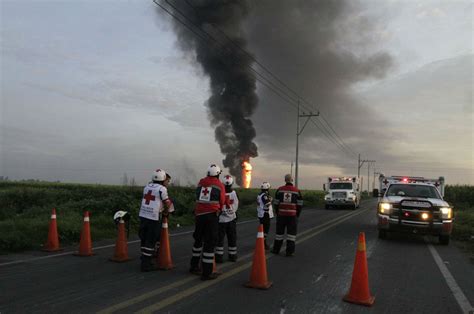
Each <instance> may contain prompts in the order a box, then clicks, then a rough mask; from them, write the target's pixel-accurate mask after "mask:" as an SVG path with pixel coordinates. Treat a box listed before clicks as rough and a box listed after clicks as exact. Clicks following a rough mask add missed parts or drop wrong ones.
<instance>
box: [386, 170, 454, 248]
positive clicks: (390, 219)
mask: <svg viewBox="0 0 474 314" xmlns="http://www.w3.org/2000/svg"><path fill="white" fill-rule="evenodd" d="M444 186H445V181H444V177H439V178H438V179H428V178H424V177H410V176H384V175H383V174H381V175H380V177H379V188H380V189H379V202H378V205H377V218H378V231H379V238H381V239H385V238H387V236H388V234H389V233H392V232H406V233H412V234H429V235H434V236H437V237H438V238H439V243H441V244H445V245H446V244H449V240H450V236H451V233H452V230H453V221H454V212H453V207H452V206H450V205H449V204H448V202H446V201H445V200H444V199H443V196H444Z"/></svg>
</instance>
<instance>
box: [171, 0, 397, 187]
mask: <svg viewBox="0 0 474 314" xmlns="http://www.w3.org/2000/svg"><path fill="white" fill-rule="evenodd" d="M169 4H171V5H172V6H170V5H169ZM189 4H190V5H189ZM163 5H164V6H166V7H167V8H168V9H169V10H170V11H171V12H172V13H173V14H175V15H176V16H177V17H178V18H180V19H181V20H182V21H183V22H185V23H187V24H188V25H189V26H191V27H192V28H193V29H194V30H195V32H197V33H198V34H196V33H193V32H192V31H190V30H189V29H188V28H186V27H184V26H183V25H182V23H180V22H179V21H177V20H176V19H173V25H174V30H175V32H176V34H177V36H178V42H179V45H180V47H181V48H182V50H183V51H185V52H186V53H190V54H192V55H193V57H195V58H196V61H197V62H198V63H199V64H200V65H201V66H202V69H203V70H204V72H205V74H206V75H208V76H209V78H210V85H211V96H210V98H209V99H208V101H207V108H208V112H209V117H210V121H211V124H212V126H214V127H215V137H216V141H217V142H218V143H219V145H220V149H221V151H222V153H223V154H225V156H226V157H225V159H224V166H225V167H228V168H229V169H230V172H231V174H233V175H234V176H236V177H237V180H238V183H239V184H240V183H241V181H240V180H241V177H240V174H241V162H242V161H243V160H248V158H250V157H256V156H257V146H256V145H255V143H254V139H255V137H256V131H255V127H254V125H253V124H252V121H251V120H250V117H251V116H252V115H253V114H254V113H255V115H254V116H253V121H257V122H258V123H257V124H256V129H257V131H258V134H259V136H258V142H259V146H260V150H261V151H263V152H264V153H265V154H264V155H265V157H266V158H270V159H274V160H280V161H288V163H289V161H290V160H292V159H293V158H294V137H295V134H294V133H295V132H294V131H295V120H296V113H295V111H294V108H293V107H291V106H288V104H286V103H285V102H284V101H282V100H281V99H279V98H278V97H276V96H275V95H274V94H272V93H271V92H270V91H269V90H268V89H267V88H266V87H264V86H262V85H258V87H259V89H258V96H257V91H256V88H257V84H259V82H257V81H256V79H255V73H254V72H253V70H252V69H250V68H249V67H250V66H253V67H254V69H256V70H258V71H259V72H260V73H264V71H263V70H262V68H261V67H259V66H258V65H256V64H255V63H254V62H253V60H252V58H251V57H250V56H249V55H246V54H245V53H244V52H242V51H241V50H240V49H239V48H237V47H236V45H235V44H234V43H237V44H238V45H239V46H240V47H242V48H244V49H247V50H248V51H250V52H251V53H252V54H254V55H255V56H256V58H257V59H258V60H259V61H260V62H261V63H263V64H265V65H266V66H267V67H268V68H269V69H271V70H272V72H273V73H274V74H276V75H277V76H278V77H280V78H281V79H282V80H283V81H285V82H287V84H288V85H289V86H290V87H291V88H292V89H294V90H296V91H298V93H299V94H300V95H303V96H304V97H305V98H306V99H309V100H311V102H312V103H314V104H315V105H316V106H317V107H318V109H320V110H321V112H322V113H323V114H324V115H325V116H326V117H327V120H328V122H329V123H330V124H331V125H333V126H334V127H335V128H336V129H337V131H338V133H339V134H340V136H341V137H342V138H344V139H345V141H346V143H348V144H349V145H351V146H352V147H355V150H356V151H357V150H361V149H363V150H364V151H367V150H368V146H370V145H371V142H370V141H367V139H369V138H372V137H373V136H374V134H375V133H374V131H373V130H374V129H377V126H378V123H381V122H380V121H379V120H378V119H377V117H376V115H375V114H374V113H373V112H372V111H371V110H370V108H368V107H367V106H364V105H363V104H362V103H360V102H359V101H358V100H357V99H355V97H353V93H352V92H353V90H352V88H353V87H354V85H355V84H356V83H359V82H363V81H366V80H377V79H380V78H382V77H384V76H385V74H386V72H387V70H388V69H390V67H391V66H392V59H391V57H390V55H389V54H387V53H386V52H384V51H379V50H378V49H377V46H378V40H379V38H378V37H377V32H381V31H383V27H381V26H380V25H382V23H381V22H380V21H378V20H377V18H376V17H374V16H370V14H368V13H367V7H366V6H364V5H363V3H361V2H359V1H357V0H338V1H333V0H314V1H309V0H293V1H286V0H259V1H244V0H183V1H176V2H172V0H169V3H167V2H166V1H165V2H163ZM173 6H174V7H173ZM181 13H183V14H185V15H186V16H187V17H188V18H189V19H190V20H186V19H185V18H184V17H183V16H182V15H181ZM202 30H204V31H206V32H207V33H208V34H205V33H204V34H203V31H202ZM209 34H210V36H212V38H211V37H210V36H209ZM223 34H224V35H223ZM228 39H230V40H231V41H232V42H230V41H229V40H228ZM267 76H268V75H267ZM280 87H281V88H282V89H285V87H283V86H280ZM286 92H287V93H289V94H291V92H289V91H288V90H286ZM259 99H260V104H259V108H258V110H256V109H257V104H258V103H259ZM307 107H308V106H307ZM311 109H313V110H317V109H316V108H311ZM304 110H305V111H308V108H305V109H304ZM310 127H311V126H308V128H307V130H308V131H305V132H306V133H307V135H306V136H305V138H304V139H303V144H305V142H304V141H306V144H308V145H303V146H302V150H301V152H302V154H301V161H302V162H303V163H305V162H306V163H314V162H321V161H324V160H326V162H328V163H331V162H336V161H337V162H346V161H347V159H344V158H346V157H347V156H346V157H344V158H343V157H341V156H342V155H344V154H343V153H341V151H339V150H338V148H337V146H334V145H333V144H331V143H324V145H321V142H320V140H322V139H323V138H324V136H323V134H322V133H321V132H319V131H317V132H314V130H310ZM313 129H314V127H313ZM375 135H376V134H375ZM315 145H316V146H315ZM374 146H377V145H374ZM314 147H317V149H314ZM375 151H376V152H377V151H381V149H380V146H378V148H377V150H375Z"/></svg>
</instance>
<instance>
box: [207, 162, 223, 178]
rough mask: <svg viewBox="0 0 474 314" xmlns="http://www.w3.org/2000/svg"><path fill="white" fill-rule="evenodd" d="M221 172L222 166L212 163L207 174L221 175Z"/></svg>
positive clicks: (211, 175) (212, 175)
mask: <svg viewBox="0 0 474 314" xmlns="http://www.w3.org/2000/svg"><path fill="white" fill-rule="evenodd" d="M221 172H222V170H221V168H219V166H218V165H215V164H212V165H210V166H209V168H208V169H207V175H208V176H210V177H216V176H218V175H220V174H221Z"/></svg>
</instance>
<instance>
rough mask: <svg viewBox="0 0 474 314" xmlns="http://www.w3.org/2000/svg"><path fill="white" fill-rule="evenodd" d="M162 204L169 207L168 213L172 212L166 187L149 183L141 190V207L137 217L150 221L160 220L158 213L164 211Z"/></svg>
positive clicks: (172, 208)
mask: <svg viewBox="0 0 474 314" xmlns="http://www.w3.org/2000/svg"><path fill="white" fill-rule="evenodd" d="M164 203H166V204H167V205H168V206H169V211H170V212H172V211H173V210H174V207H173V203H171V200H170V199H169V197H168V190H167V189H166V187H165V186H163V185H161V184H158V183H154V182H150V183H148V185H147V186H145V188H144V189H143V199H142V205H141V206H140V212H139V213H138V216H140V217H143V218H147V219H151V220H160V213H161V212H162V211H163V210H164Z"/></svg>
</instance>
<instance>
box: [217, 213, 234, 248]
mask: <svg viewBox="0 0 474 314" xmlns="http://www.w3.org/2000/svg"><path fill="white" fill-rule="evenodd" d="M226 235H227V244H228V249H229V256H230V255H237V222H236V221H235V219H234V220H232V221H229V222H220V223H219V239H218V240H217V246H216V255H217V256H221V257H222V256H223V255H224V240H225V236H226Z"/></svg>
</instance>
